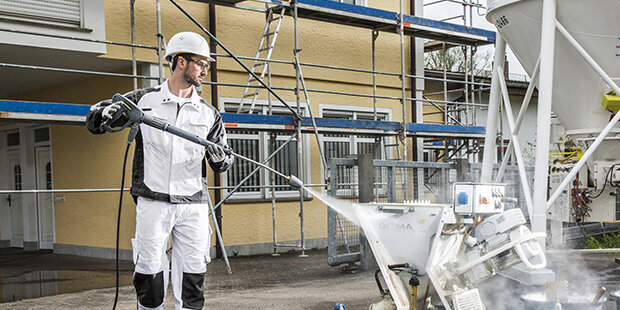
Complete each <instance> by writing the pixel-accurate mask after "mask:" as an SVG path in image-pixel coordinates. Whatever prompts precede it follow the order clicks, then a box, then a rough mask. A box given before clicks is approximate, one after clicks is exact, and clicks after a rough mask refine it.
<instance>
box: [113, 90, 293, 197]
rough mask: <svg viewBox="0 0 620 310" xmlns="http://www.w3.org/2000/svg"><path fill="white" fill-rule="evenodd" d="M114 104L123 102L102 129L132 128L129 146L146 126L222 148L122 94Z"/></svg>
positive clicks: (230, 152) (227, 151) (290, 180)
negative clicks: (157, 115)
mask: <svg viewBox="0 0 620 310" xmlns="http://www.w3.org/2000/svg"><path fill="white" fill-rule="evenodd" d="M112 102H121V105H120V108H119V109H118V110H117V111H116V112H115V113H114V115H112V118H111V119H109V120H108V121H106V122H104V123H103V124H102V125H101V128H103V129H104V130H106V131H108V132H119V131H121V130H123V129H125V128H127V127H131V129H130V131H129V136H128V137H127V143H128V144H131V142H132V141H133V140H134V139H135V138H136V135H137V134H138V126H139V125H140V124H145V125H147V126H150V127H153V128H156V129H159V130H163V131H166V132H169V133H171V134H173V135H175V136H177V137H180V138H183V139H186V140H189V141H191V142H194V143H196V144H199V145H202V146H204V147H207V146H210V145H214V146H216V147H219V148H222V147H221V146H220V145H217V144H215V143H213V142H211V141H209V140H207V139H205V138H202V137H200V136H198V135H195V134H192V133H190V132H187V131H185V130H183V129H181V128H179V127H176V126H173V125H171V124H169V123H166V122H165V121H162V120H160V119H157V118H154V117H152V116H150V115H148V114H145V113H144V111H143V110H142V109H140V108H139V107H138V105H136V104H135V103H134V102H133V101H131V100H129V99H128V98H127V97H125V96H123V95H121V94H116V95H114V97H112ZM222 149H223V151H224V153H225V154H226V155H231V156H234V157H236V158H239V159H241V160H244V161H247V162H250V163H252V164H254V165H257V166H260V167H262V168H265V169H267V170H269V171H271V172H273V173H275V174H276V175H278V176H280V177H282V178H284V179H286V181H287V182H288V184H289V185H290V186H292V187H294V188H300V187H302V186H303V185H304V183H303V182H302V181H301V180H300V179H298V178H297V177H296V176H294V175H285V174H283V173H281V172H279V171H277V170H275V169H273V168H271V167H269V166H267V165H264V164H262V163H260V162H257V161H255V160H252V159H250V158H247V157H245V156H243V155H239V154H237V153H235V152H233V150H232V149H231V148H229V147H226V148H222Z"/></svg>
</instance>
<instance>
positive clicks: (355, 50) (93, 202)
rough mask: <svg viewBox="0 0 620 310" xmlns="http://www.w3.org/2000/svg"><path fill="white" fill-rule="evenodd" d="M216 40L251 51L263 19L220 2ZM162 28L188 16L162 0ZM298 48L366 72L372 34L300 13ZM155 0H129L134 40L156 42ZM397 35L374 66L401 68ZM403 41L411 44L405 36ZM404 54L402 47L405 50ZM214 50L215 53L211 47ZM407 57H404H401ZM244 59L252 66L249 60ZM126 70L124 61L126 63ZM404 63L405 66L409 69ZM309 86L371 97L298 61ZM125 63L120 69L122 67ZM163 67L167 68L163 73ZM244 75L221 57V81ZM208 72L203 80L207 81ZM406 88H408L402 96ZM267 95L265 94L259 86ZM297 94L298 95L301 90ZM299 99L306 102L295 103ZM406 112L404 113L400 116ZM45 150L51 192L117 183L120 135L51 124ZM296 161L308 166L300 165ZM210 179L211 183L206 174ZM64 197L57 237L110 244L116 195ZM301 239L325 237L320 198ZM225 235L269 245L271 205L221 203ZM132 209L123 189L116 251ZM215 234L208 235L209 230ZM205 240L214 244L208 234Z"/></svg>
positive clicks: (393, 85) (295, 220)
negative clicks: (50, 155) (49, 145)
mask: <svg viewBox="0 0 620 310" xmlns="http://www.w3.org/2000/svg"><path fill="white" fill-rule="evenodd" d="M369 2H370V3H369V5H370V6H373V7H381V8H383V9H387V10H393V11H397V10H398V1H390V2H393V3H390V4H386V3H385V1H378V0H377V1H369ZM128 3H129V2H128V1H120V0H117V1H105V14H106V39H107V40H112V41H122V42H129V41H130V30H129V29H130V27H129V4H128ZM180 4H181V5H182V6H184V7H185V8H186V9H187V10H188V11H190V12H191V13H192V14H193V15H194V17H195V18H197V19H198V20H199V21H200V22H201V23H203V25H205V26H208V5H206V4H203V3H199V2H194V1H180ZM217 19H218V20H217V37H218V39H219V40H221V41H222V42H223V43H224V44H225V45H227V47H228V48H229V49H230V50H231V51H233V53H235V54H236V55H244V56H254V54H255V53H256V48H257V45H258V41H259V38H260V35H261V33H262V29H263V26H264V15H263V14H260V13H255V12H249V11H243V10H238V9H233V8H226V7H219V6H218V7H217ZM162 20H163V33H164V35H165V37H166V40H168V39H170V37H171V36H172V35H173V34H174V33H176V32H179V31H197V32H199V30H198V28H197V27H196V26H195V25H193V24H192V23H191V22H190V21H189V20H188V19H187V18H186V17H185V16H183V15H182V14H181V12H179V11H178V10H176V8H174V7H173V6H172V4H170V3H169V2H166V1H162ZM292 23H293V22H292V18H291V17H285V22H284V23H283V25H282V28H281V33H280V37H279V39H278V43H277V44H276V46H277V48H276V49H275V51H274V55H273V57H272V58H273V59H282V60H292V59H293V57H292V50H293V47H294V44H293V25H292ZM299 27H300V30H299V37H300V43H299V47H300V49H302V51H301V53H300V60H301V61H302V62H309V63H318V64H325V65H334V66H342V67H349V68H360V69H371V68H372V64H371V31H370V30H366V29H357V28H353V27H348V26H340V25H335V24H328V23H323V22H317V21H310V20H304V19H300V21H299ZM155 33H156V24H155V4H154V2H153V1H137V2H136V42H137V43H141V44H148V45H156V44H157V42H156V39H155ZM399 42H400V40H399V37H398V35H396V33H394V34H392V33H381V35H380V36H379V39H378V41H377V70H380V71H388V72H395V73H398V72H400V47H399V44H400V43H399ZM407 42H408V40H407ZM406 50H408V48H406ZM107 51H108V52H107V54H106V55H102V56H100V57H105V58H115V59H125V60H128V59H130V58H131V49H130V48H127V47H117V46H111V45H108V50H107ZM218 51H220V52H221V49H218ZM405 57H406V59H407V62H408V59H409V55H406V56H405ZM138 60H139V61H142V62H156V61H157V56H156V54H155V53H154V52H153V51H150V50H143V49H138ZM246 64H248V66H249V65H251V63H250V62H246ZM128 66H129V64H128ZM406 66H407V68H408V64H407V65H406ZM303 70H304V76H305V81H306V85H307V87H308V88H309V89H325V90H334V91H342V92H351V93H363V94H372V76H371V75H369V74H361V73H353V72H347V71H340V70H326V69H318V68H310V67H304V68H303ZM129 71H130V69H129V68H128V69H127V71H126V72H124V73H129ZM165 71H166V72H167V73H168V71H169V70H168V69H167V68H166V70H165ZM273 72H274V76H273V85H275V86H283V87H294V85H295V79H294V74H295V71H294V68H293V66H292V65H274V66H273ZM247 76H248V75H247V73H245V72H244V71H243V69H242V68H241V67H240V66H239V65H237V64H236V63H234V62H233V61H232V60H231V59H228V58H223V57H220V58H219V59H218V78H219V81H220V82H226V83H238V84H245V82H246V81H247ZM208 79H209V78H207V80H208ZM131 88H132V82H131V79H122V78H107V77H104V78H102V77H94V78H86V79H84V80H81V81H79V82H75V83H71V84H68V85H63V86H59V87H54V88H51V89H46V90H41V91H37V92H34V93H30V94H24V95H20V96H18V97H19V98H18V99H20V100H37V101H53V102H69V103H82V104H94V103H96V102H98V101H100V100H102V99H106V98H110V97H111V96H112V95H113V94H114V93H117V92H120V93H123V92H126V91H129V90H131ZM242 92H243V89H242V88H232V87H220V88H219V95H220V96H221V97H232V98H239V97H240V96H241V94H242ZM278 93H279V94H280V95H281V96H282V97H283V98H284V99H285V100H286V101H289V102H294V101H295V96H294V93H293V92H283V91H278ZM407 93H408V94H409V93H410V92H409V90H408V92H407ZM378 94H379V95H385V96H394V97H399V96H400V94H401V90H400V79H399V78H398V77H385V76H379V77H378ZM202 97H203V98H205V99H206V100H207V101H210V98H211V94H210V87H209V86H208V85H203V93H202ZM260 97H261V98H266V91H262V92H261V96H260ZM302 98H303V95H302ZM302 100H303V99H302ZM310 100H311V103H312V108H313V111H314V115H315V116H318V115H319V105H320V104H340V105H349V106H361V107H372V105H373V103H372V99H371V98H359V97H350V96H334V95H329V94H320V93H310ZM378 106H379V107H380V108H389V109H391V111H392V119H393V120H394V121H402V107H401V105H400V103H399V101H397V100H386V99H379V100H378ZM407 114H408V115H407V118H409V117H410V111H408V112H407ZM51 133H52V149H53V151H52V153H53V163H54V167H53V175H54V184H55V187H56V188H57V189H67V188H118V186H119V185H120V177H121V168H122V166H121V165H122V159H123V153H124V148H125V142H124V141H125V138H126V133H120V134H105V135H91V134H90V133H89V132H88V131H87V130H86V129H85V128H84V127H82V126H74V125H52V127H51ZM310 145H311V152H310V155H311V159H310V161H309V162H310V165H311V169H310V170H311V180H310V182H311V183H323V180H321V169H320V164H319V163H320V160H319V154H318V149H317V147H316V141H315V139H314V137H312V138H311V139H310ZM132 154H133V151H131V152H130V156H129V159H128V161H129V162H128V168H127V173H126V181H125V184H126V185H125V187H129V186H130V184H131V175H130V171H131V157H132V156H131V155H132ZM303 164H306V163H305V162H304V163H303ZM210 181H211V182H210V184H213V180H212V179H211V180H210ZM63 195H64V196H65V197H66V201H65V202H56V204H55V219H56V243H59V244H69V245H80V246H93V247H105V248H113V247H114V243H115V233H116V216H117V206H118V193H75V194H63ZM277 210H278V211H277V212H278V214H277V218H278V222H277V223H278V228H277V229H278V240H279V241H290V240H298V239H299V217H298V213H299V202H278V204H277ZM304 211H305V214H304V220H305V237H306V238H308V239H312V238H325V237H326V234H327V229H326V226H327V225H326V221H327V214H326V206H325V205H324V204H322V203H320V202H319V201H318V200H317V199H313V200H311V201H307V202H306V203H305V205H304ZM222 214H223V235H224V241H225V243H226V245H242V244H256V243H269V242H272V240H273V239H272V220H271V203H229V204H226V205H224V206H223V207H222ZM134 229H135V207H134V204H133V201H132V199H131V196H130V195H128V194H126V195H125V197H124V203H123V213H122V223H121V244H120V245H121V248H122V249H130V248H131V245H130V240H129V239H130V237H132V236H133V235H134ZM214 236H215V234H214ZM212 239H213V240H212V245H214V244H215V239H214V237H213V238H212Z"/></svg>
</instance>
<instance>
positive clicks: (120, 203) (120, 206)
mask: <svg viewBox="0 0 620 310" xmlns="http://www.w3.org/2000/svg"><path fill="white" fill-rule="evenodd" d="M130 146H131V142H129V143H127V147H126V148H125V156H124V158H123V173H122V174H121V189H120V194H119V196H120V197H119V199H118V217H117V219H116V291H115V292H114V305H113V306H112V309H113V310H114V309H116V304H117V303H118V290H119V267H118V265H119V255H118V251H119V250H118V247H119V246H118V244H119V240H120V232H121V213H122V212H121V211H122V210H123V191H124V189H125V171H126V170H127V155H128V154H129V147H130Z"/></svg>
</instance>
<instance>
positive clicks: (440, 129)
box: [407, 123, 485, 135]
mask: <svg viewBox="0 0 620 310" xmlns="http://www.w3.org/2000/svg"><path fill="white" fill-rule="evenodd" d="M484 130H485V129H484V127H481V126H458V125H437V124H420V123H415V124H407V134H412V135H414V134H416V133H422V132H424V133H429V132H432V133H448V134H450V133H452V134H484Z"/></svg>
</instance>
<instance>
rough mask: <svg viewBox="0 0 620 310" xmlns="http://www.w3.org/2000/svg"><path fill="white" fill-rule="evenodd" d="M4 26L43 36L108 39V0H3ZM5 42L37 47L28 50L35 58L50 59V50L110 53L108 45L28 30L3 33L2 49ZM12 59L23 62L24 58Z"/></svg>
mask: <svg viewBox="0 0 620 310" xmlns="http://www.w3.org/2000/svg"><path fill="white" fill-rule="evenodd" d="M0 28H8V29H15V30H19V31H25V32H29V33H38V34H43V35H59V36H63V37H75V38H80V39H92V40H105V39H106V36H105V33H106V27H105V8H104V1H101V0H0ZM4 45H15V46H27V47H34V48H35V49H32V50H29V51H28V54H29V55H28V56H29V58H31V57H35V58H37V59H41V60H46V59H47V58H46V57H48V55H49V53H47V52H46V49H58V50H65V51H77V52H86V53H95V54H103V53H106V44H101V43H95V42H86V41H76V40H68V39H63V38H50V37H42V36H38V35H32V34H26V33H10V32H0V48H1V47H2V46H4ZM39 49H40V50H39ZM3 56H4V55H3ZM11 56H12V55H11ZM15 57H17V56H15ZM11 61H12V62H23V60H21V59H14V60H11Z"/></svg>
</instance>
